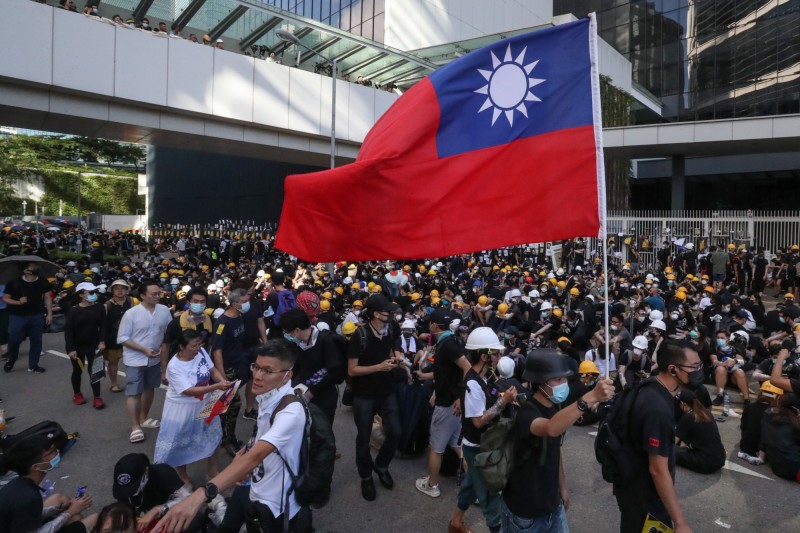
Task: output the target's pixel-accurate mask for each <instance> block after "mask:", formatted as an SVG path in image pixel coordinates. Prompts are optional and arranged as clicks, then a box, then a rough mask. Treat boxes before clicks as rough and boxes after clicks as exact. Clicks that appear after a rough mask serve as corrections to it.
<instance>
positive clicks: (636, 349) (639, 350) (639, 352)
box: [633, 348, 642, 355]
mask: <svg viewBox="0 0 800 533" xmlns="http://www.w3.org/2000/svg"><path fill="white" fill-rule="evenodd" d="M633 353H634V354H635V355H642V349H641V348H634V349H633Z"/></svg>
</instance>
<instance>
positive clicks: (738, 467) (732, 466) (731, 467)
mask: <svg viewBox="0 0 800 533" xmlns="http://www.w3.org/2000/svg"><path fill="white" fill-rule="evenodd" d="M722 468H727V469H728V470H733V471H734V472H741V473H742V474H747V475H750V476H755V477H760V478H763V479H766V480H768V481H775V480H774V479H773V478H771V477H767V476H765V475H763V474H759V473H758V472H756V471H755V470H750V469H749V468H745V467H743V466H742V465H740V464H736V463H732V462H730V461H728V460H727V459H726V460H725V466H723V467H722Z"/></svg>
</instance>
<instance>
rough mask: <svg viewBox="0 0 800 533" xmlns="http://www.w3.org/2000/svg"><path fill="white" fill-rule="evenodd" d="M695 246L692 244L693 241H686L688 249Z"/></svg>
mask: <svg viewBox="0 0 800 533" xmlns="http://www.w3.org/2000/svg"><path fill="white" fill-rule="evenodd" d="M693 248H694V244H692V243H690V242H687V243H686V249H687V250H691V249H693Z"/></svg>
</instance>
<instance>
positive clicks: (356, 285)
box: [350, 283, 361, 291]
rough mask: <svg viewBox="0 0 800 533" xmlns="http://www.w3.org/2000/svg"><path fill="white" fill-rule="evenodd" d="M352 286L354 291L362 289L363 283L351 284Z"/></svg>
mask: <svg viewBox="0 0 800 533" xmlns="http://www.w3.org/2000/svg"><path fill="white" fill-rule="evenodd" d="M350 288H351V289H353V290H354V291H360V290H361V285H359V284H358V283H353V284H352V285H350Z"/></svg>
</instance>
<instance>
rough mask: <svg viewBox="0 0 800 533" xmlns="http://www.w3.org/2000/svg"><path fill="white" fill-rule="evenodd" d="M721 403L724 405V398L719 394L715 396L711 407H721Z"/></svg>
mask: <svg viewBox="0 0 800 533" xmlns="http://www.w3.org/2000/svg"><path fill="white" fill-rule="evenodd" d="M723 403H725V398H723V397H722V395H721V394H717V397H716V398H714V401H713V402H711V404H712V405H722V404H723Z"/></svg>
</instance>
